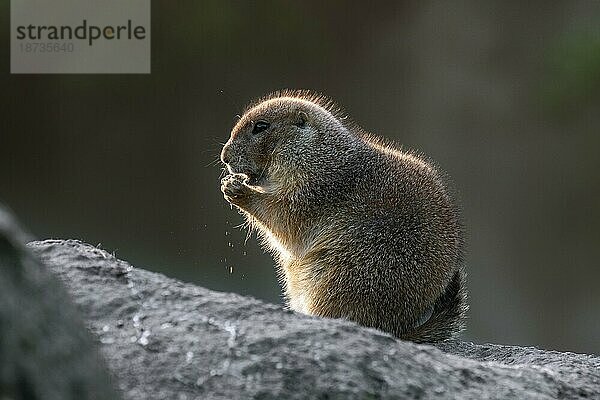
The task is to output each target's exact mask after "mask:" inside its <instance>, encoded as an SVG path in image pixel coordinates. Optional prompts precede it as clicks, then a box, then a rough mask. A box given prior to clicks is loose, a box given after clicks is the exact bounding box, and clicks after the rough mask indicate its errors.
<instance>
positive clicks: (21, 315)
mask: <svg viewBox="0 0 600 400" xmlns="http://www.w3.org/2000/svg"><path fill="white" fill-rule="evenodd" d="M27 239H29V235H28V234H26V233H24V232H23V231H22V230H21V229H20V228H19V226H18V224H17V223H16V221H15V219H14V218H13V217H12V215H11V214H10V213H9V212H8V211H7V210H6V209H4V208H2V207H1V206H0V399H2V400H8V399H11V400H18V399H22V400H36V399H39V400H42V399H43V400H69V399H72V400H79V399H82V400H85V399H90V400H91V399H96V400H101V399H107V400H108V399H110V400H112V399H116V398H118V396H117V394H116V392H115V391H114V390H113V388H112V386H113V383H114V382H112V381H111V379H110V377H109V375H108V373H107V369H106V368H105V367H104V364H103V362H102V360H101V358H100V354H99V352H98V348H97V347H96V344H95V343H94V340H93V339H92V337H91V335H90V334H89V332H88V331H87V329H86V327H85V324H84V323H83V320H82V319H81V316H80V314H79V312H78V311H77V309H76V307H75V305H74V304H73V303H72V301H71V299H70V298H69V295H68V293H67V291H66V290H65V289H64V287H63V286H62V285H61V284H60V282H59V281H58V280H57V279H56V278H55V277H54V276H53V275H52V274H51V273H50V272H49V271H48V270H47V268H46V267H44V266H43V265H41V264H40V263H39V261H38V260H37V259H36V258H35V257H34V256H32V254H31V253H30V251H29V250H28V249H27V248H26V246H25V243H24V241H25V240H27Z"/></svg>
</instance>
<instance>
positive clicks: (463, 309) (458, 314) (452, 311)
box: [401, 270, 469, 343]
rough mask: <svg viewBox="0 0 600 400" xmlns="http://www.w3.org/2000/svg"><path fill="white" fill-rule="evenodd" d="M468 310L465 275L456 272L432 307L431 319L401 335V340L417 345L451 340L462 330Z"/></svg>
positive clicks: (461, 272) (460, 271)
mask: <svg viewBox="0 0 600 400" xmlns="http://www.w3.org/2000/svg"><path fill="white" fill-rule="evenodd" d="M468 308H469V306H468V305H467V291H466V289H465V274H464V272H463V271H462V270H458V271H456V272H455V273H454V276H453V277H452V280H451V281H450V283H449V284H448V286H447V287H446V291H445V292H444V293H443V294H442V295H441V296H440V297H439V298H438V299H437V300H436V302H435V304H434V305H433V310H432V312H431V317H429V319H428V320H427V321H425V322H424V323H422V324H421V325H419V326H417V327H416V328H414V329H413V330H411V331H410V332H407V333H406V334H403V335H401V338H402V339H406V340H410V341H413V342H417V343H427V342H439V341H443V340H447V339H451V338H453V337H455V336H456V335H458V334H459V333H460V332H461V331H462V330H463V329H464V326H465V318H466V313H467V310H468Z"/></svg>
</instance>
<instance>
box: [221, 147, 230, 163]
mask: <svg viewBox="0 0 600 400" xmlns="http://www.w3.org/2000/svg"><path fill="white" fill-rule="evenodd" d="M230 153H231V152H230V151H229V146H227V145H225V147H223V150H221V161H222V162H223V164H229V162H230V161H231V154H230Z"/></svg>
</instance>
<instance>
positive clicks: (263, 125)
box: [252, 121, 271, 135]
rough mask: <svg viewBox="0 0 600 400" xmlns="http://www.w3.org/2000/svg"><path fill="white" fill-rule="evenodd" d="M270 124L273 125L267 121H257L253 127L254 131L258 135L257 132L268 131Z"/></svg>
mask: <svg viewBox="0 0 600 400" xmlns="http://www.w3.org/2000/svg"><path fill="white" fill-rule="evenodd" d="M269 126H271V125H270V124H269V123H268V122H267V121H256V123H255V124H254V128H252V133H253V134H255V135H256V134H257V133H261V132H262V131H266V130H267V129H269Z"/></svg>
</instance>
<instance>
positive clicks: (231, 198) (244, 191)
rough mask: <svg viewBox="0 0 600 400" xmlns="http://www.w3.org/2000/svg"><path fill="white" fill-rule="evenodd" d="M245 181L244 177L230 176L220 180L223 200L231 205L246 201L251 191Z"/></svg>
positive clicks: (238, 175)
mask: <svg viewBox="0 0 600 400" xmlns="http://www.w3.org/2000/svg"><path fill="white" fill-rule="evenodd" d="M246 180H247V177H246V176H245V175H240V174H231V175H227V176H226V177H225V178H223V179H221V192H223V195H224V196H225V200H227V201H228V202H230V203H232V204H239V203H240V202H242V201H243V200H244V199H246V198H247V197H248V196H249V195H250V193H251V191H252V189H250V188H249V187H248V186H247V185H246V184H245V183H244V182H245V181H246Z"/></svg>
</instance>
